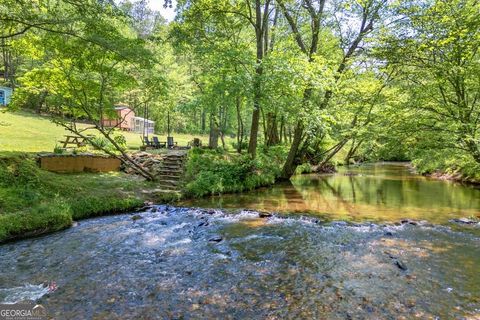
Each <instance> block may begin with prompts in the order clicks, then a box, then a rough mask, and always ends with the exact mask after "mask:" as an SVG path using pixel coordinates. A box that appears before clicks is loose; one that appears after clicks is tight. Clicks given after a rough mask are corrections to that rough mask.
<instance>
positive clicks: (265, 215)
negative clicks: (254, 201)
mask: <svg viewBox="0 0 480 320" xmlns="http://www.w3.org/2000/svg"><path fill="white" fill-rule="evenodd" d="M258 216H259V217H260V218H270V217H271V216H272V214H271V213H270V212H266V211H259V212H258Z"/></svg>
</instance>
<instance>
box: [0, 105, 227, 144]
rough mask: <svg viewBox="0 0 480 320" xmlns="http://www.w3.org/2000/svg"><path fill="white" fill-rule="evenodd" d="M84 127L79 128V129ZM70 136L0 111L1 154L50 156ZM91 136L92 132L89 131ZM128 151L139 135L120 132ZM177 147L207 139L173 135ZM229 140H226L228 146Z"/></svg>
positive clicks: (43, 121) (37, 119)
mask: <svg viewBox="0 0 480 320" xmlns="http://www.w3.org/2000/svg"><path fill="white" fill-rule="evenodd" d="M86 126H87V125H82V124H80V125H79V127H80V128H82V127H86ZM66 134H69V132H68V131H67V130H65V129H64V128H63V127H60V126H57V125H56V124H54V123H52V122H51V121H50V120H49V119H48V117H45V116H40V115H37V114H34V113H29V112H25V111H17V112H10V111H6V110H1V109H0V151H20V152H42V151H44V152H53V149H54V148H55V145H60V142H59V141H61V140H63V136H64V135H66ZM92 134H94V131H93V130H92ZM121 134H122V135H123V136H124V137H125V140H126V142H127V148H129V149H130V150H136V149H138V148H139V147H140V146H141V145H142V140H141V135H140V134H137V133H132V132H125V131H122V132H121ZM157 136H158V138H159V140H160V141H166V140H167V137H166V135H157ZM172 136H173V137H174V140H175V141H176V142H177V143H178V145H179V146H186V145H187V144H188V142H189V141H191V140H193V138H194V137H197V138H200V139H201V140H202V142H203V143H204V144H206V143H208V135H191V134H176V133H174V134H172ZM230 142H231V139H227V144H228V145H229V147H231V146H230Z"/></svg>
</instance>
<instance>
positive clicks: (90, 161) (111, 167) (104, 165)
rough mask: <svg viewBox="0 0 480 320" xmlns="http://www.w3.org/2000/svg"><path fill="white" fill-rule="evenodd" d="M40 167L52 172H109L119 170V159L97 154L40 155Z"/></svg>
mask: <svg viewBox="0 0 480 320" xmlns="http://www.w3.org/2000/svg"><path fill="white" fill-rule="evenodd" d="M39 163H40V167H41V168H42V169H44V170H48V171H53V172H62V173H69V172H109V171H119V170H120V164H121V162H120V160H118V159H116V158H111V157H104V156H99V155H84V154H79V155H40V157H39Z"/></svg>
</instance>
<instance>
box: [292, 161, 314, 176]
mask: <svg viewBox="0 0 480 320" xmlns="http://www.w3.org/2000/svg"><path fill="white" fill-rule="evenodd" d="M311 172H312V165H311V164H310V163H302V164H301V165H299V166H298V167H297V169H296V170H295V174H304V173H311Z"/></svg>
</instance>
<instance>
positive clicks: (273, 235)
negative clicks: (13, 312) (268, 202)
mask: <svg viewBox="0 0 480 320" xmlns="http://www.w3.org/2000/svg"><path fill="white" fill-rule="evenodd" d="M140 215H141V216H142V217H143V218H142V219H139V220H135V221H134V220H132V216H131V215H119V216H111V217H104V218H98V219H91V220H85V221H81V222H80V224H79V225H78V226H76V227H74V228H71V229H69V230H65V231H62V232H58V233H55V234H52V235H49V236H45V237H41V238H37V239H30V240H24V241H20V242H15V243H9V244H5V245H2V246H0V257H1V259H0V270H1V273H0V301H3V302H14V301H16V300H21V299H25V298H28V297H31V298H33V299H37V301H38V302H39V303H41V304H43V305H44V306H45V307H46V308H47V310H48V312H49V313H50V315H51V316H54V317H56V318H57V319H92V318H95V319H132V318H135V319H206V318H218V319H412V318H419V319H435V318H437V317H438V318H439V319H478V318H479V317H480V277H479V266H480V236H479V234H478V232H475V229H472V230H473V231H472V230H470V231H468V232H464V231H462V230H452V229H450V228H449V227H444V226H433V225H428V224H423V225H411V224H408V223H407V224H403V225H401V224H397V225H382V224H370V223H366V224H365V223H363V224H346V223H344V222H328V223H324V222H322V221H319V220H316V219H314V218H301V217H298V216H295V217H293V218H285V217H278V216H272V217H267V218H259V217H258V214H257V213H256V212H250V211H240V212H236V213H224V212H222V211H219V210H217V211H213V210H206V209H191V208H176V207H165V206H157V207H154V209H153V210H152V211H148V212H143V213H141V214H140ZM473 228H475V227H473ZM51 281H55V282H56V284H57V286H58V289H57V290H56V291H54V292H51V293H48V290H46V289H45V288H44V286H43V285H42V284H43V283H50V282H51Z"/></svg>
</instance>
